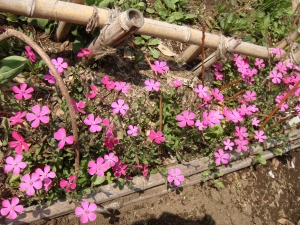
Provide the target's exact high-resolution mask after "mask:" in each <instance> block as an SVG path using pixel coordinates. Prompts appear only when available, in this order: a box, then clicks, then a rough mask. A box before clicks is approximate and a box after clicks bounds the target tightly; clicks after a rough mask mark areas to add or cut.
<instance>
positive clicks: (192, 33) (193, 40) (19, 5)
mask: <svg viewBox="0 0 300 225" xmlns="http://www.w3.org/2000/svg"><path fill="white" fill-rule="evenodd" d="M0 11H2V12H9V13H14V14H17V15H24V16H28V17H34V18H45V19H51V20H58V21H64V22H68V23H75V24H83V25H86V24H87V23H88V20H89V18H90V17H91V16H92V15H93V7H92V6H86V5H78V4H74V3H70V2H63V1H57V0H22V1H20V0H1V5H0ZM98 12H99V14H98V15H99V21H98V26H99V27H103V26H104V25H105V23H106V22H107V21H108V17H109V11H108V10H106V9H101V8H99V9H98ZM137 33H138V34H143V35H149V36H153V37H159V38H162V39H169V40H173V41H180V42H185V43H189V44H194V45H201V44H202V43H201V40H202V31H200V30H195V29H192V28H189V27H187V26H179V25H174V24H169V23H166V22H161V21H156V20H152V19H145V23H144V25H143V26H142V27H141V28H140V29H139V31H138V32H137ZM219 42H220V36H218V35H215V34H210V33H205V43H204V46H205V47H208V48H217V47H218V46H219ZM234 52H235V53H238V54H244V55H248V56H253V57H259V58H268V50H267V48H266V47H263V46H259V45H255V44H251V43H247V42H242V43H241V44H240V45H239V46H237V47H236V49H235V50H234Z"/></svg>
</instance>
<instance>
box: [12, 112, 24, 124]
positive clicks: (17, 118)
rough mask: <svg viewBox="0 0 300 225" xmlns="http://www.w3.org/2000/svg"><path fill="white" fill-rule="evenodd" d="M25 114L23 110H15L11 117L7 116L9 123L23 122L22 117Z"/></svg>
mask: <svg viewBox="0 0 300 225" xmlns="http://www.w3.org/2000/svg"><path fill="white" fill-rule="evenodd" d="M25 115H26V111H24V112H16V113H15V114H14V115H13V116H12V117H10V118H9V123H10V125H11V126H12V125H15V124H17V123H23V119H22V118H23V117H24V116H25Z"/></svg>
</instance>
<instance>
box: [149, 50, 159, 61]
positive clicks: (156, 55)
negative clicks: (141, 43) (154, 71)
mask: <svg viewBox="0 0 300 225" xmlns="http://www.w3.org/2000/svg"><path fill="white" fill-rule="evenodd" d="M149 50H150V54H151V55H152V57H153V58H155V59H158V58H159V52H158V51H157V50H156V49H154V48H150V47H149Z"/></svg>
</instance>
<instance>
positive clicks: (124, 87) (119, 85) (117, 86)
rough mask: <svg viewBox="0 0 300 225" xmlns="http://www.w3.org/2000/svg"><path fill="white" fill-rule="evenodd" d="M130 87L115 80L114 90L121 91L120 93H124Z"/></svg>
mask: <svg viewBox="0 0 300 225" xmlns="http://www.w3.org/2000/svg"><path fill="white" fill-rule="evenodd" d="M129 89H130V85H128V84H127V83H126V82H118V81H116V82H115V90H116V91H121V92H122V93H124V94H126V93H127V92H128V91H129Z"/></svg>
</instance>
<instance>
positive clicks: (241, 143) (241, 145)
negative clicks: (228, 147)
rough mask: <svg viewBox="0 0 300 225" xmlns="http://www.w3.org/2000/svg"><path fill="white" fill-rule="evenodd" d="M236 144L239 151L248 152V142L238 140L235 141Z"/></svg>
mask: <svg viewBox="0 0 300 225" xmlns="http://www.w3.org/2000/svg"><path fill="white" fill-rule="evenodd" d="M234 142H235V144H236V145H237V151H238V152H240V151H247V150H248V147H247V145H248V143H249V142H248V140H242V139H236V140H234Z"/></svg>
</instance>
